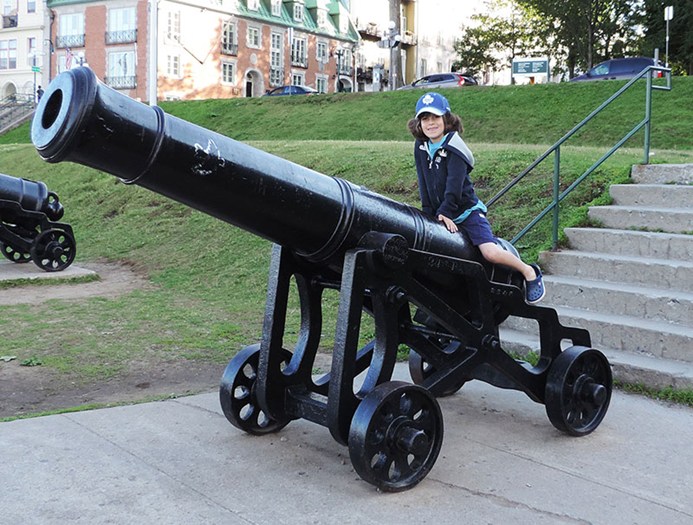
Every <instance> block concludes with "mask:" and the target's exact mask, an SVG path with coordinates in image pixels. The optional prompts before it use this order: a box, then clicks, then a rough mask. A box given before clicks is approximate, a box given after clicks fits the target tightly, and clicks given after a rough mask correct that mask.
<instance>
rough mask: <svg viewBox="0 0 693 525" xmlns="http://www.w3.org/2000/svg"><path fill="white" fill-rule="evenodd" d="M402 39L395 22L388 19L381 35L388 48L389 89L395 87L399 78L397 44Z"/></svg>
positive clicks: (391, 89)
mask: <svg viewBox="0 0 693 525" xmlns="http://www.w3.org/2000/svg"><path fill="white" fill-rule="evenodd" d="M401 41H402V35H400V34H399V29H397V24H395V22H394V21H392V20H390V23H389V24H388V25H387V32H386V33H384V35H383V42H384V43H385V44H386V45H387V47H388V48H389V49H390V76H389V77H388V85H389V86H390V87H389V89H390V91H393V90H395V89H397V87H398V84H399V79H400V74H399V70H400V56H399V44H400V42H401Z"/></svg>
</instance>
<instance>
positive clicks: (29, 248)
mask: <svg viewBox="0 0 693 525" xmlns="http://www.w3.org/2000/svg"><path fill="white" fill-rule="evenodd" d="M63 213H64V209H63V206H62V204H60V200H59V198H58V196H57V195H56V194H55V193H53V192H52V191H48V189H47V188H46V185H45V184H44V183H43V182H34V181H31V180H27V179H20V178H17V177H11V176H10V175H4V174H2V173H0V251H2V254H3V255H4V256H5V257H6V258H7V259H9V260H10V261H12V262H15V263H25V262H29V261H34V263H35V264H36V266H38V267H39V268H41V269H43V270H45V271H47V272H56V271H60V270H64V269H65V268H67V267H68V266H70V264H72V261H74V259H75V255H76V245H75V237H74V234H73V232H72V227H71V226H70V225H69V224H65V223H61V222H57V221H59V220H60V219H61V218H62V216H63Z"/></svg>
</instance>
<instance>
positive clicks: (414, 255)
mask: <svg viewBox="0 0 693 525" xmlns="http://www.w3.org/2000/svg"><path fill="white" fill-rule="evenodd" d="M32 140H33V142H34V145H35V146H36V149H37V151H38V153H39V155H41V156H42V157H43V158H44V159H45V160H47V161H48V162H60V161H64V160H68V161H73V162H78V163H81V164H84V165H87V166H91V167H94V168H97V169H100V170H103V171H105V172H107V173H110V174H112V175H115V176H117V177H120V178H121V179H122V180H123V181H125V182H127V183H135V184H138V185H140V186H143V187H146V188H149V189H150V190H152V191H155V192H158V193H160V194H163V195H167V196H169V197H170V198H172V199H174V200H177V201H179V202H182V203H184V204H187V205H189V206H191V207H193V208H196V209H199V210H201V211H203V212H205V213H208V214H210V215H212V216H214V217H217V218H219V219H221V220H223V221H226V222H228V223H231V224H234V225H237V226H239V227H241V228H243V229H245V230H248V231H250V232H252V233H255V234H257V235H260V236H262V237H264V238H266V239H269V240H271V241H272V242H273V243H274V248H273V251H272V259H271V265H270V275H269V284H268V293H267V304H266V310H265V321H264V326H263V334H262V340H261V342H259V343H256V344H252V345H249V346H247V347H246V348H244V349H243V350H241V351H240V352H239V353H238V354H237V355H236V356H235V357H234V358H233V359H232V360H231V362H230V363H229V365H228V366H227V367H226V370H225V371H224V373H223V375H222V380H221V386H220V390H219V396H220V402H221V407H222V411H223V413H224V414H225V416H226V417H227V419H228V420H229V421H230V422H231V423H232V424H233V425H234V426H236V427H237V428H239V429H241V430H243V431H245V432H248V433H251V434H265V433H269V432H277V431H279V430H280V429H282V428H283V427H284V426H285V425H287V424H288V423H289V422H290V421H291V420H293V419H298V418H303V419H307V420H310V421H313V422H315V423H318V424H320V425H323V426H325V427H327V428H328V429H329V431H330V433H331V435H332V436H333V437H334V439H335V440H337V441H338V442H340V443H342V444H344V445H347V446H348V448H349V454H350V457H351V461H352V464H353V465H354V468H355V470H356V471H357V472H358V473H359V475H360V476H361V477H362V478H363V479H365V480H366V481H368V482H369V483H372V484H373V485H375V486H377V487H379V488H381V489H382V490H386V491H399V490H404V489H408V488H410V487H412V486H414V485H415V484H417V483H418V482H419V481H421V480H422V479H423V478H424V477H425V476H426V475H427V474H428V472H429V471H430V470H431V468H432V467H433V465H434V463H435V461H436V459H437V457H438V453H439V451H440V448H441V444H442V440H443V418H442V414H441V410H440V407H439V405H438V401H437V399H436V398H437V397H439V396H444V395H450V394H453V393H455V392H457V390H459V389H460V388H462V386H463V385H464V384H465V383H466V382H467V381H471V380H474V379H478V380H481V381H485V382H487V383H490V384H492V385H495V386H498V387H500V388H507V389H514V390H519V391H522V392H524V393H525V394H526V395H527V396H529V398H530V399H532V400H534V401H536V402H537V403H542V404H544V405H545V407H546V412H547V415H548V417H549V420H550V421H551V423H552V424H553V425H554V426H555V427H556V428H558V429H559V430H561V431H563V432H566V433H568V434H571V435H576V436H580V435H584V434H588V433H590V432H592V431H593V430H594V429H595V428H597V426H598V425H599V424H600V423H601V421H602V419H603V418H604V416H605V414H606V411H607V409H608V406H609V401H610V397H611V389H612V377H611V370H610V366H609V363H608V361H607V360H606V358H605V357H604V355H603V354H602V353H601V352H599V351H598V350H595V349H593V348H590V335H589V333H588V332H587V331H586V330H583V329H579V328H573V327H566V326H563V325H562V324H561V323H560V322H559V320H558V316H557V314H556V312H555V310H553V309H550V308H545V307H538V306H530V305H527V304H526V303H525V301H524V298H523V293H522V291H521V286H522V283H523V281H522V279H521V278H520V276H518V275H516V274H513V273H511V272H509V271H508V270H507V269H504V268H502V267H491V266H490V265H488V264H487V263H486V262H485V261H483V259H482V258H481V256H480V254H479V252H478V250H477V249H476V248H475V247H473V246H472V245H471V244H470V243H469V241H468V240H467V239H466V238H465V237H464V236H463V235H451V234H450V233H449V232H448V231H447V230H446V229H445V228H444V227H443V226H442V225H441V224H439V223H437V222H436V221H434V220H432V219H430V218H428V217H426V216H424V215H423V214H422V213H421V212H419V211H418V210H416V209H414V208H412V207H410V206H407V205H405V204H402V203H398V202H395V201H393V200H391V199H388V198H386V197H383V196H381V195H378V194H376V193H373V192H371V191H368V190H366V189H365V188H360V187H357V186H355V185H353V184H351V183H349V182H347V181H344V180H341V179H337V178H332V177H328V176H326V175H323V174H320V173H317V172H315V171H313V170H309V169H307V168H304V167H301V166H298V165H296V164H294V163H291V162H289V161H286V160H283V159H280V158H278V157H275V156H273V155H269V154H267V153H264V152H262V151H259V150H257V149H254V148H252V147H250V146H247V145H245V144H242V143H239V142H236V141H234V140H232V139H230V138H228V137H224V136H222V135H219V134H217V133H214V132H212V131H209V130H206V129H204V128H201V127H199V126H196V125H194V124H191V123H188V122H185V121H183V120H181V119H178V118H176V117H172V116H170V115H167V114H165V113H164V112H163V111H162V110H161V109H160V108H158V107H147V106H145V105H143V104H140V103H138V102H135V101H134V100H132V99H129V98H128V97H126V96H124V95H122V94H119V93H117V92H116V91H114V90H112V89H110V88H108V87H107V86H105V85H104V84H102V83H100V82H99V81H98V80H97V79H96V78H95V76H94V74H93V73H92V72H91V71H90V70H88V69H86V68H78V69H74V70H71V71H69V72H65V73H63V74H61V75H59V76H58V77H57V78H56V79H55V80H54V81H53V82H52V83H51V84H50V86H49V87H48V89H47V90H46V93H45V94H44V96H43V97H42V99H41V102H40V104H39V106H38V109H37V112H36V115H35V117H34V121H33V124H32ZM499 242H500V244H501V245H502V246H503V247H504V248H505V249H507V250H511V251H514V248H513V247H512V246H511V245H509V243H507V242H505V241H499ZM515 253H516V252H515ZM292 287H295V288H292ZM292 289H295V290H296V291H297V295H298V298H299V303H300V328H299V331H298V336H297V343H296V344H295V345H294V346H293V348H286V347H285V325H286V321H287V310H288V303H289V295H290V292H291V290H292ZM327 290H331V291H332V293H337V294H338V297H339V305H338V309H337V314H336V319H334V320H333V321H334V323H335V327H336V330H335V338H334V345H333V348H332V354H331V355H332V361H331V368H330V371H329V372H328V373H325V374H322V375H319V376H316V375H314V373H313V367H314V363H315V360H316V355H317V353H318V350H319V347H320V341H321V336H322V332H323V330H322V329H323V326H325V323H326V322H327V320H326V319H324V317H325V315H324V314H325V311H324V309H323V302H324V296H325V292H326V291H327ZM364 312H365V314H367V315H369V316H371V317H372V318H373V324H374V330H375V335H374V337H372V339H371V340H370V341H366V342H365V344H364V342H363V340H362V339H364V334H363V333H362V332H363V331H362V329H361V322H362V315H363V314H364ZM511 315H512V316H518V317H524V318H527V319H533V320H535V321H536V324H537V326H538V327H539V336H540V341H541V354H540V356H539V360H538V363H537V364H536V365H530V364H529V363H527V362H524V361H519V360H516V359H515V358H513V357H511V356H510V355H509V354H508V353H506V352H505V351H504V349H503V343H502V341H501V340H500V338H499V335H498V325H499V324H500V323H501V322H503V321H504V320H505V319H506V318H507V317H508V316H511ZM562 343H564V344H567V345H568V346H569V347H568V348H567V349H566V350H565V351H563V350H562V347H561V345H562ZM402 348H407V349H409V368H410V373H411V377H412V382H411V383H410V382H401V381H392V380H391V379H392V376H393V371H394V368H395V363H396V360H397V353H398V351H399V350H401V349H402Z"/></svg>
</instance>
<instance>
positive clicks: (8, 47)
mask: <svg viewBox="0 0 693 525" xmlns="http://www.w3.org/2000/svg"><path fill="white" fill-rule="evenodd" d="M3 69H17V40H16V39H12V40H0V70H3Z"/></svg>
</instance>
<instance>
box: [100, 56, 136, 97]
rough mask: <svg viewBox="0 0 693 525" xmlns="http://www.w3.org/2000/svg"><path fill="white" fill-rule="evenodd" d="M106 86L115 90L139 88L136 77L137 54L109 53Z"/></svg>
mask: <svg viewBox="0 0 693 525" xmlns="http://www.w3.org/2000/svg"><path fill="white" fill-rule="evenodd" d="M105 80H106V84H107V85H109V86H111V87H112V88H115V89H127V88H134V87H136V86H137V84H136V77H135V52H134V51H112V52H110V53H108V73H107V75H106V79H105Z"/></svg>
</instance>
